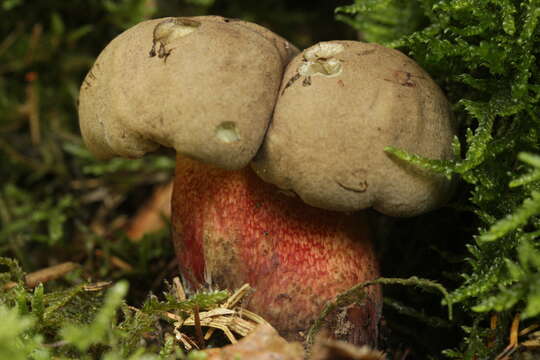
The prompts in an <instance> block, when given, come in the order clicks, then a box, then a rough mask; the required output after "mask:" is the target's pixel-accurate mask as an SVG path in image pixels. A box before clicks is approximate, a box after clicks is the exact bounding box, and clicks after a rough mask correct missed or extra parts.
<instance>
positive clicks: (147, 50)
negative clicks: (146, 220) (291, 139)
mask: <svg viewBox="0 0 540 360" xmlns="http://www.w3.org/2000/svg"><path fill="white" fill-rule="evenodd" d="M218 20H219V19H218V18H217V17H208V18H206V17H198V18H164V19H155V20H149V21H145V22H142V23H140V24H137V25H135V26H134V27H132V28H130V29H128V30H127V31H125V32H123V33H122V34H120V35H119V36H118V37H116V38H115V39H114V40H113V41H111V43H110V44H109V45H108V46H107V47H106V48H105V49H104V50H103V52H102V53H101V54H100V55H99V57H98V58H97V60H96V62H95V64H94V66H93V68H92V69H91V71H90V72H89V73H88V75H87V76H86V79H85V80H84V83H83V85H82V86H81V91H80V98H79V118H80V127H81V132H82V134H83V138H84V140H85V143H86V145H87V146H88V148H89V149H90V150H91V151H92V152H93V153H94V154H95V155H96V156H97V157H100V158H110V157H113V156H124V157H130V158H134V157H140V156H142V155H144V154H145V153H146V152H148V151H153V150H155V149H156V148H157V147H158V146H159V145H162V146H166V147H172V148H174V149H176V151H177V152H179V153H181V154H184V155H187V156H190V157H192V158H195V159H198V160H201V161H203V162H207V163H210V164H213V165H216V166H219V167H222V168H225V169H238V168H242V167H244V166H246V165H247V164H248V163H249V161H250V160H251V158H252V157H253V156H254V154H255V153H256V151H257V149H258V148H259V146H260V144H261V142H262V139H263V137H264V133H265V131H266V129H267V126H268V122H269V121H270V118H271V114H272V111H273V108H274V105H275V101H276V97H277V93H278V90H279V86H280V83H281V79H282V74H283V69H284V67H285V65H286V63H287V61H288V59H285V57H286V56H292V55H294V53H295V48H294V46H292V45H290V44H288V43H287V42H286V40H284V39H282V38H280V37H278V36H277V35H275V39H276V40H274V38H272V37H271V36H270V35H269V34H273V33H271V32H270V31H269V30H267V31H268V33H267V34H266V35H265V36H263V35H261V33H260V32H258V31H255V30H253V29H250V28H249V26H245V25H242V24H240V23H236V22H234V21H230V22H229V21H224V20H223V21H218ZM242 23H244V22H242ZM276 43H279V44H280V46H282V47H283V48H287V49H290V54H289V55H287V53H286V52H284V51H283V50H280V49H279V48H278V47H276ZM286 44H287V45H286Z"/></svg>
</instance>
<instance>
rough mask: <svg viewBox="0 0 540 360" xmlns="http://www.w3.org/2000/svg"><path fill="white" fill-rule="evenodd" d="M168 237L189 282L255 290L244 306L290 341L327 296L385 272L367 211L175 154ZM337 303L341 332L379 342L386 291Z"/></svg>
mask: <svg viewBox="0 0 540 360" xmlns="http://www.w3.org/2000/svg"><path fill="white" fill-rule="evenodd" d="M171 222H172V238H173V242H174V246H175V249H176V253H177V259H178V262H179V265H180V269H181V273H182V274H183V276H184V279H185V280H186V281H187V283H188V285H191V287H192V288H193V287H199V286H200V285H202V284H211V285H213V286H215V287H218V288H229V289H235V288H238V287H240V286H241V285H242V284H244V283H249V284H250V285H251V286H252V287H253V288H255V292H254V293H253V294H252V295H251V296H250V298H249V301H248V302H247V304H245V305H246V306H247V307H248V309H250V310H252V311H254V312H256V313H257V314H259V315H260V316H262V317H263V318H264V319H266V320H267V321H268V322H269V323H270V324H272V326H274V327H275V328H276V329H277V330H278V332H279V333H280V334H281V335H282V336H284V337H285V338H286V339H287V340H295V341H302V340H304V335H306V334H307V330H308V329H309V327H310V325H311V324H312V323H313V321H314V320H315V319H316V318H317V316H318V315H319V313H320V312H321V311H322V309H323V308H324V306H325V304H326V303H327V302H328V301H332V300H334V298H335V297H336V295H338V294H340V293H342V292H344V291H346V290H348V289H349V288H351V287H352V286H354V285H356V284H358V283H360V282H364V281H368V280H373V279H375V278H377V277H378V276H379V269H378V261H377V259H376V256H375V253H374V251H373V241H372V233H371V230H370V227H369V224H368V215H367V213H366V212H358V213H354V214H347V213H343V212H336V211H328V210H323V209H318V208H315V207H312V206H309V205H306V204H304V203H303V202H302V201H299V200H298V199H295V198H292V197H290V196H287V195H286V194H284V193H283V192H282V191H280V190H279V189H278V188H276V187H275V186H273V185H271V184H268V183H265V182H263V181H262V180H261V179H259V178H258V177H257V176H256V175H255V173H254V172H253V171H252V170H251V169H250V168H249V167H247V168H244V169H241V170H236V171H228V170H223V169H219V168H217V167H214V166H212V165H208V164H203V163H201V162H199V161H196V160H192V159H189V158H187V157H185V156H177V160H176V174H175V179H174V190H173V197H172V219H171ZM365 295H366V296H365V297H364V299H363V301H361V305H355V306H351V307H348V308H345V309H339V310H338V311H335V312H334V313H333V314H331V316H329V317H328V318H329V319H330V321H329V322H328V324H326V325H327V326H326V329H328V330H329V331H330V332H331V333H332V334H333V336H334V337H335V338H339V339H344V340H347V341H349V342H352V343H354V344H368V345H372V346H375V345H376V344H377V335H378V331H377V326H378V322H379V319H380V314H381V305H382V298H381V292H380V289H379V288H378V287H370V288H369V289H368V290H367V291H366V294H365Z"/></svg>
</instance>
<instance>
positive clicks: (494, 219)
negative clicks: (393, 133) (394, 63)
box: [337, 0, 540, 359]
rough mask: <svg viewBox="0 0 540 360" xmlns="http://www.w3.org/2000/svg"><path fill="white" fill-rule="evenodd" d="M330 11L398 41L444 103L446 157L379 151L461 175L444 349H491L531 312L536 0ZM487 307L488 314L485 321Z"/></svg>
mask: <svg viewBox="0 0 540 360" xmlns="http://www.w3.org/2000/svg"><path fill="white" fill-rule="evenodd" d="M402 9H405V11H403V12H398V11H400V10H402ZM337 12H338V16H339V17H340V18H341V19H343V20H345V21H346V22H347V23H349V24H351V25H353V26H354V27H355V28H357V29H358V30H359V31H360V33H361V35H362V36H363V37H364V38H365V39H368V40H371V41H382V42H385V43H386V44H387V45H390V46H393V47H397V48H399V49H401V50H403V51H405V52H407V53H409V54H410V55H411V56H412V57H413V58H415V59H416V60H417V61H418V62H419V63H420V64H421V65H422V66H423V67H424V68H426V69H427V70H428V71H429V72H430V73H431V74H432V75H433V76H434V77H435V78H436V79H437V80H438V82H439V84H440V85H441V87H442V88H443V89H444V91H445V92H446V93H447V95H448V96H449V98H450V100H451V102H452V103H453V105H454V110H455V114H456V116H457V117H458V120H459V121H460V123H461V135H460V137H459V139H456V140H455V150H456V153H457V155H458V157H457V159H456V160H455V161H448V162H438V161H432V160H429V159H422V158H420V157H418V156H415V155H414V154H407V153H405V152H403V151H400V150H399V149H388V151H389V152H391V153H392V154H394V155H395V156H397V157H399V158H401V159H404V160H406V161H410V162H412V163H415V164H417V165H419V166H424V167H427V168H429V169H431V170H433V171H438V172H441V173H443V174H445V175H447V176H456V177H459V178H460V179H461V182H462V185H461V191H460V198H459V199H457V200H456V202H455V204H454V205H455V206H454V208H455V209H456V211H460V212H462V213H464V212H465V213H468V214H472V215H473V217H474V220H473V221H472V222H471V223H470V224H472V226H473V227H475V229H471V230H470V231H469V237H468V238H465V239H456V244H455V246H456V247H459V246H466V247H467V249H468V252H469V255H468V256H467V258H466V265H465V266H463V267H462V268H461V270H460V274H459V275H460V277H461V279H462V281H460V283H459V285H458V286H457V287H456V288H454V289H453V291H451V294H450V298H451V300H452V302H454V303H460V304H461V305H462V310H463V312H464V314H463V315H462V316H463V320H462V322H461V323H459V324H456V325H460V326H466V328H465V329H466V331H465V334H464V336H465V338H464V339H463V340H462V344H461V346H460V347H459V350H453V351H447V355H450V356H453V357H457V358H466V359H471V358H473V357H475V356H479V357H483V356H488V357H489V358H491V357H494V356H496V355H497V353H498V352H500V350H501V346H502V347H504V346H505V345H506V344H504V343H503V341H504V340H502V336H503V335H504V334H507V332H508V330H509V324H508V322H509V321H510V319H511V318H512V316H510V315H511V314H514V313H517V312H521V313H522V319H532V318H533V317H535V316H537V315H538V314H540V306H539V304H540V288H538V286H537V284H538V283H539V281H540V272H539V270H540V269H539V265H540V252H539V251H538V249H539V245H540V216H539V215H540V192H539V190H540V181H539V180H540V156H538V155H535V154H539V153H540V118H539V114H540V112H539V110H540V108H539V105H538V101H539V99H540V72H539V66H538V64H539V63H538V60H537V59H538V56H539V52H540V36H539V31H540V30H539V28H538V20H539V18H540V2H539V1H536V0H527V1H514V0H474V1H473V0H414V1H403V0H384V1H373V0H356V1H355V3H354V4H353V5H350V6H345V7H340V8H338V9H337ZM461 225H462V226H463V225H464V224H461ZM434 242H435V241H434ZM441 270H442V269H441ZM441 275H442V273H441ZM454 275H457V274H454ZM493 313H496V314H498V320H499V322H498V324H497V326H493V323H492V325H491V326H490V324H489V322H488V321H486V319H487V318H488V317H489V314H493ZM504 336H506V335H504ZM494 337H495V340H496V341H495V340H494ZM488 344H489V346H488Z"/></svg>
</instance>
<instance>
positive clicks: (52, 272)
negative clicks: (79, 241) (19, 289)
mask: <svg viewBox="0 0 540 360" xmlns="http://www.w3.org/2000/svg"><path fill="white" fill-rule="evenodd" d="M78 267H79V264H77V263H74V262H65V263H62V264H58V265H54V266H50V267H47V268H44V269H41V270H38V271H35V272H32V273H30V274H28V275H26V277H25V279H24V280H25V284H26V286H28V287H30V288H33V287H36V286H37V285H38V284H39V283H46V282H47V281H51V280H55V279H58V278H60V277H62V276H64V275H66V274H67V273H69V272H71V271H73V270H75V269H76V268H78ZM15 286H17V283H15V282H9V283H7V284H6V285H4V289H5V290H8V289H11V288H13V287H15Z"/></svg>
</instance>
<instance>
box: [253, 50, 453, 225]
mask: <svg viewBox="0 0 540 360" xmlns="http://www.w3.org/2000/svg"><path fill="white" fill-rule="evenodd" d="M455 128H456V127H455V124H454V122H453V120H452V116H451V112H450V108H449V104H448V102H447V100H446V98H445V96H444V95H443V93H442V91H441V90H440V89H439V87H438V86H437V85H436V84H435V82H434V81H433V80H432V79H431V78H430V77H429V75H428V74H427V73H426V72H425V71H424V70H422V69H421V68H420V66H418V65H417V64H416V63H415V62H414V61H413V60H411V59H410V58H408V57H407V56H405V55H404V54H402V53H401V52H399V51H397V50H393V49H389V48H385V47H383V46H380V45H377V44H366V43H361V42H355V41H332V42H323V43H319V44H317V45H315V46H312V47H311V48H309V49H306V50H305V51H304V52H303V53H301V54H299V55H297V56H296V57H295V58H294V59H293V60H292V61H291V63H290V64H289V65H288V67H287V69H286V71H285V75H284V80H283V83H282V86H281V90H280V97H279V98H278V101H277V104H276V108H275V110H274V116H273V120H272V122H271V124H270V127H269V129H268V131H267V134H266V137H265V140H264V143H263V146H262V148H261V150H260V151H259V153H258V154H257V156H256V157H255V159H254V161H253V163H252V166H253V168H254V170H255V171H256V172H257V174H258V175H259V176H260V177H261V178H263V179H264V180H266V181H268V182H271V183H273V184H275V185H277V186H278V187H280V188H282V189H284V190H291V191H292V192H294V193H296V194H297V195H298V196H300V197H301V198H302V199H303V200H304V201H305V202H306V203H308V204H310V205H312V206H316V207H320V208H325V209H330V210H341V211H356V210H360V209H364V208H368V207H373V208H375V209H376V210H378V211H380V212H382V213H384V214H386V215H391V216H413V215H417V214H419V213H422V212H425V211H428V210H431V209H433V208H435V207H437V206H439V205H440V204H441V203H442V202H443V201H445V200H446V199H447V197H448V195H449V193H450V190H451V181H450V180H448V179H447V178H445V177H444V176H441V175H438V174H433V173H430V172H428V171H426V170H423V169H420V168H418V167H415V166H412V165H410V164H407V163H405V162H404V161H401V160H399V159H397V158H396V157H394V156H392V155H391V154H388V153H387V152H385V151H384V148H385V147H386V146H393V147H396V148H399V149H403V150H406V151H408V152H410V153H414V154H418V155H421V156H425V157H428V158H432V159H451V158H452V156H453V154H452V146H451V143H452V139H453V136H454V134H455V133H456V129H455Z"/></svg>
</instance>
